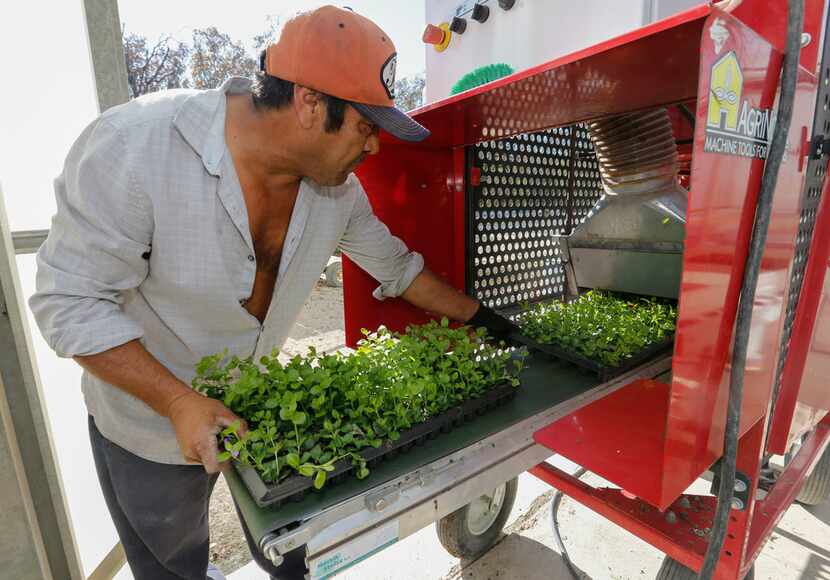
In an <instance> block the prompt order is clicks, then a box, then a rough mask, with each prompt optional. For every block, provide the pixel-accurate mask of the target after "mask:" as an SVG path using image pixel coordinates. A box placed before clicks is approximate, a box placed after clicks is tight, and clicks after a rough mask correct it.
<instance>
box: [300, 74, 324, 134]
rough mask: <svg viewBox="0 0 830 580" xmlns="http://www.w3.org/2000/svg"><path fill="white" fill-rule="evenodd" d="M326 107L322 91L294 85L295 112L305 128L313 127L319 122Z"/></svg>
mask: <svg viewBox="0 0 830 580" xmlns="http://www.w3.org/2000/svg"><path fill="white" fill-rule="evenodd" d="M324 108H325V106H324V105H323V101H322V99H321V98H320V93H318V92H317V91H314V90H312V89H309V88H308V87H303V86H300V85H296V84H295V85H294V113H295V114H296V115H297V121H298V122H299V123H300V126H301V127H302V128H303V129H311V128H312V127H313V126H314V124H315V123H317V122H318V119H319V118H320V115H321V113H325V111H324Z"/></svg>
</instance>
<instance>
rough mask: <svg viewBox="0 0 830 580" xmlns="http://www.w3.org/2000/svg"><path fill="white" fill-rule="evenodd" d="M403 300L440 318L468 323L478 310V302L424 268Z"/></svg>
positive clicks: (403, 295) (402, 296)
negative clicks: (444, 317)
mask: <svg viewBox="0 0 830 580" xmlns="http://www.w3.org/2000/svg"><path fill="white" fill-rule="evenodd" d="M401 298H403V299H404V300H406V301H407V302H409V303H410V304H412V305H414V306H417V307H418V308H422V309H423V310H426V311H428V312H432V313H433V314H437V315H439V316H446V317H447V318H451V319H453V320H458V321H460V322H467V321H468V320H469V319H470V318H471V317H472V316H473V314H475V313H476V310H478V306H479V304H478V301H477V300H475V299H473V298H470V297H469V296H467V295H466V294H463V293H461V292H459V291H458V290H456V289H455V288H453V287H452V286H450V285H449V284H447V283H446V282H444V281H443V280H442V279H441V278H439V277H438V276H436V275H435V274H433V273H432V272H430V271H429V270H427V269H426V268H424V270H423V271H421V273H420V274H418V276H417V277H416V278H415V279H414V280H413V281H412V284H410V285H409V288H407V289H406V291H405V292H404V293H403V294H402V295H401Z"/></svg>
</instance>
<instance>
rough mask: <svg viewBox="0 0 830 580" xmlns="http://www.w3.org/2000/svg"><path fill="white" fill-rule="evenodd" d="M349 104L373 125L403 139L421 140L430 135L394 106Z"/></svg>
mask: <svg viewBox="0 0 830 580" xmlns="http://www.w3.org/2000/svg"><path fill="white" fill-rule="evenodd" d="M350 104H351V105H352V106H353V107H354V108H355V109H356V110H357V112H358V113H360V114H361V115H363V116H364V117H366V118H367V119H369V120H370V121H371V122H373V123H374V124H375V125H377V126H378V127H380V128H381V129H383V130H384V131H386V132H387V133H390V134H392V135H394V136H395V137H397V138H398V139H401V140H403V141H423V140H424V139H426V138H427V137H429V135H430V132H429V129H427V128H426V127H424V126H423V125H421V124H420V123H419V122H418V121H416V120H415V119H413V118H412V117H410V116H409V115H407V114H406V113H404V112H403V111H401V110H399V109H396V108H395V107H381V106H379V105H364V104H363V103H350Z"/></svg>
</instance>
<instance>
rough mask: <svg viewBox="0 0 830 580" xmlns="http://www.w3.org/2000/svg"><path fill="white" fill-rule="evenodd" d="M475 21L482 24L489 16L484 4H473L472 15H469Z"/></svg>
mask: <svg viewBox="0 0 830 580" xmlns="http://www.w3.org/2000/svg"><path fill="white" fill-rule="evenodd" d="M471 18H472V19H473V20H475V21H476V22H481V23H482V24H484V23H485V22H487V19H488V18H490V9H489V8H487V6H485V5H484V4H476V5H475V6H473V15H472V16H471Z"/></svg>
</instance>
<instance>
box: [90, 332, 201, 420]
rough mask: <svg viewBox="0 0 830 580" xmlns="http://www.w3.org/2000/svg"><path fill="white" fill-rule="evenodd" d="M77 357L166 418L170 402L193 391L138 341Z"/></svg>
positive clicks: (94, 371)
mask: <svg viewBox="0 0 830 580" xmlns="http://www.w3.org/2000/svg"><path fill="white" fill-rule="evenodd" d="M74 358H75V361H77V363H78V364H79V365H81V366H82V367H83V368H84V369H86V370H87V371H89V372H90V373H92V374H93V375H94V376H96V377H97V378H99V379H101V380H102V381H105V382H107V383H109V384H111V385H114V386H116V387H118V388H119V389H121V390H123V391H126V392H128V393H129V394H131V395H133V396H134V397H137V398H139V399H141V400H142V401H144V402H145V403H147V404H148V405H149V406H150V407H152V409H153V410H154V411H155V412H156V413H158V414H159V415H163V416H165V417H166V416H167V415H168V410H169V408H170V403H172V402H173V401H174V400H176V399H177V398H179V397H181V396H184V395H186V394H188V393H192V392H193V391H192V389H191V388H190V387H189V386H187V385H186V384H185V383H183V382H182V381H180V380H179V379H177V378H176V377H175V376H174V375H173V373H171V372H170V371H169V370H168V369H167V368H166V367H165V366H164V365H162V364H161V363H160V362H159V361H158V359H156V358H155V357H154V356H153V355H151V354H150V353H149V352H147V350H146V349H145V348H144V346H143V345H142V344H141V343H140V342H139V341H138V340H131V341H130V342H128V343H126V344H122V345H120V346H116V347H115V348H111V349H109V350H106V351H104V352H101V353H98V354H93V355H89V356H76V357H74Z"/></svg>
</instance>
